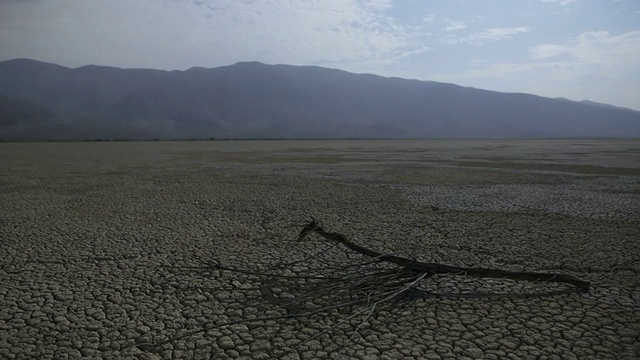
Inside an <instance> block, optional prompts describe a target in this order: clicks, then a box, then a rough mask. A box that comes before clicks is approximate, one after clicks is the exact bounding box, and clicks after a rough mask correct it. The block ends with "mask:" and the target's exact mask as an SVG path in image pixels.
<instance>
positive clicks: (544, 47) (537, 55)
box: [529, 44, 567, 59]
mask: <svg viewBox="0 0 640 360" xmlns="http://www.w3.org/2000/svg"><path fill="white" fill-rule="evenodd" d="M529 52H530V53H531V54H532V56H533V58H534V59H548V58H553V57H556V56H560V55H562V54H564V53H566V52H567V48H566V47H565V46H562V45H555V44H540V45H536V46H534V47H532V48H530V49H529Z"/></svg>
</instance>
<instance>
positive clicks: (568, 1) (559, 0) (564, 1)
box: [540, 0, 577, 6]
mask: <svg viewBox="0 0 640 360" xmlns="http://www.w3.org/2000/svg"><path fill="white" fill-rule="evenodd" d="M540 1H542V2H544V3H555V4H559V5H561V6H569V5H573V4H575V3H576V2H577V0H540Z"/></svg>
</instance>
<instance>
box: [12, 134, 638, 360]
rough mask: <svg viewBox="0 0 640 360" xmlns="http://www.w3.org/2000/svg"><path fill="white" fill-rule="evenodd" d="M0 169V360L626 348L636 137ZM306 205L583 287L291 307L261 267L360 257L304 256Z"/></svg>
mask: <svg viewBox="0 0 640 360" xmlns="http://www.w3.org/2000/svg"><path fill="white" fill-rule="evenodd" d="M0 169H1V170H0V241H1V244H2V247H1V248H2V251H0V358H7V359H13V358H16V359H33V358H37V359H80V358H106V359H120V358H122V359H127V358H130V359H165V358H166V359H169V358H177V359H192V358H194V359H209V358H212V359H225V358H238V359H239V358H244V359H270V358H288V359H298V358H304V359H315V358H346V359H348V358H355V359H411V358H415V359H451V358H460V359H465V358H466V359H481V358H484V359H502V358H512V359H572V358H583V359H637V358H640V339H639V336H640V141H638V140H624V141H623V140H619V141H614V140H537V141H445V140H432V141H346V140H345V141H210V142H204V141H202V142H195V141H193V142H87V143H2V144H0ZM311 217H314V218H315V219H317V220H318V221H320V222H322V224H323V226H324V228H325V229H326V230H328V231H335V232H340V233H342V234H344V235H345V236H347V237H348V238H349V239H350V240H352V241H353V242H355V243H357V244H359V245H362V246H366V247H368V248H370V249H375V250H377V251H380V252H383V253H390V254H396V255H399V256H405V257H411V258H414V259H416V260H417V261H423V262H436V263H442V264H449V265H458V266H466V267H487V268H497V269H505V270H513V271H538V272H556V273H561V274H569V275H573V276H576V277H579V278H581V279H584V280H588V281H590V282H591V288H590V291H589V292H588V293H579V292H575V291H571V286H568V287H566V289H565V288H563V287H562V286H563V285H562V284H552V283H547V282H526V283H523V282H514V281H511V280H506V279H476V278H468V277H465V276H460V275H463V274H458V275H451V276H434V277H430V278H425V279H422V280H421V281H420V283H419V284H416V286H419V287H420V288H421V289H422V290H424V291H426V292H427V293H428V294H432V295H433V296H422V297H416V298H406V297H405V298H400V297H398V298H395V297H394V298H390V299H386V300H388V301H386V300H385V301H380V302H379V303H369V304H364V305H363V304H358V305H354V306H352V307H346V306H344V307H338V308H327V309H326V310H325V311H319V312H317V313H315V314H312V315H311V314H309V316H298V315H300V312H297V313H296V312H292V311H291V309H287V308H286V307H283V306H282V303H278V302H276V301H270V300H269V296H267V295H269V294H266V295H265V291H262V290H264V283H265V281H267V280H265V277H264V276H263V275H264V274H263V273H266V272H268V271H271V270H273V271H276V270H277V267H276V265H277V264H279V263H282V262H283V261H285V262H286V261H298V263H297V265H296V266H293V267H291V268H290V269H289V270H287V271H289V273H290V276H292V277H293V276H296V274H298V275H299V274H300V273H302V274H303V275H304V273H305V271H307V272H309V271H311V272H314V271H315V272H316V273H318V272H320V273H321V272H322V271H323V270H322V269H317V268H315V269H314V268H313V267H314V266H315V267H317V266H326V267H327V268H331V267H333V266H335V265H336V264H337V263H339V262H340V261H344V260H345V259H346V260H349V261H355V260H354V259H355V257H356V256H355V255H349V254H347V253H346V252H345V251H344V250H337V248H333V250H331V251H334V252H335V254H336V255H335V257H334V258H330V259H329V261H325V262H324V263H321V262H315V263H312V262H313V261H314V259H315V258H314V259H309V258H308V257H306V256H307V254H312V253H313V251H314V246H316V245H313V244H319V242H318V241H319V240H318V239H315V240H313V239H312V240H309V241H310V242H309V243H292V242H291V241H292V240H294V239H295V237H296V235H297V234H298V232H299V231H300V229H301V226H303V225H304V223H305V221H308V220H309V219H310V218H311ZM314 241H315V242H314ZM318 246H320V245H318ZM320 248H321V247H318V249H320ZM340 251H342V253H340ZM340 254H342V255H340ZM322 255H326V254H320V255H318V256H322ZM214 261H216V264H223V265H224V266H228V267H233V268H236V269H242V270H246V272H245V273H238V272H233V271H228V270H220V269H211V268H207V267H206V266H204V263H207V262H208V263H210V264H211V263H213V262H214ZM270 269H271V270H270ZM283 279H284V278H283ZM296 281H302V279H298V280H296ZM310 281H311V280H310ZM354 288H355V287H354ZM563 289H565V290H566V291H564V290H563ZM332 296H334V297H335V296H340V295H339V294H338V292H333V293H332V292H327V293H326V294H322V296H319V299H318V301H325V302H327V303H329V304H330V303H331V301H332V299H333V298H332ZM365 296H367V295H366V294H365ZM271 300H273V299H271ZM312 300H315V299H312ZM260 318H262V319H260ZM251 319H255V320H251ZM203 329H204V330H203ZM201 330H202V331H201Z"/></svg>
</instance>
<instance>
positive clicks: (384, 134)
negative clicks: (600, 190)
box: [0, 59, 640, 140]
mask: <svg viewBox="0 0 640 360" xmlns="http://www.w3.org/2000/svg"><path fill="white" fill-rule="evenodd" d="M210 137H214V138H436V137H437V138H542V137H544V138H549V137H551V138H553V137H640V112H639V111H634V110H630V109H624V108H618V107H614V106H609V105H604V104H598V103H593V102H588V101H583V102H575V101H569V100H566V99H551V98H545V97H540V96H535V95H528V94H511V93H499V92H495V91H487V90H479V89H472V88H465V87H461V86H457V85H453V84H445V83H437V82H432V81H417V80H405V79H399V78H384V77H380V76H375V75H361V74H352V73H348V72H345V71H340V70H332V69H325V68H320V67H308V66H288V65H265V64H261V63H257V62H243V63H238V64H235V65H231V66H225V67H219V68H213V69H205V68H198V67H196V68H191V69H189V70H186V71H161V70H149V69H118V68H113V67H102V66H84V67H81V68H77V69H70V68H66V67H62V66H58V65H54V64H48V63H42V62H37V61H33V60H25V59H17V60H10V61H5V62H0V139H26V140H46V139H54V140H82V139H98V138H100V139H153V138H165V139H180V138H210Z"/></svg>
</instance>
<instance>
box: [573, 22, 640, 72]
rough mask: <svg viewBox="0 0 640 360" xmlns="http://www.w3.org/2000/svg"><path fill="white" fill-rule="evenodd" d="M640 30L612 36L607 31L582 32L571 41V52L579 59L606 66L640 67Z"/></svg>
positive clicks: (582, 61) (583, 61) (587, 62)
mask: <svg viewBox="0 0 640 360" xmlns="http://www.w3.org/2000/svg"><path fill="white" fill-rule="evenodd" d="M638 44H640V31H631V32H627V33H624V34H621V35H618V36H611V35H610V34H609V33H608V32H606V31H589V32H585V33H582V34H580V35H579V36H578V37H577V38H576V39H575V40H573V41H572V42H571V43H570V45H569V46H570V49H569V52H570V53H571V54H572V55H573V56H574V57H575V58H576V60H577V61H579V62H581V63H586V64H598V65H603V66H605V67H613V66H619V65H631V64H633V65H635V67H636V68H640V46H638Z"/></svg>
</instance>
